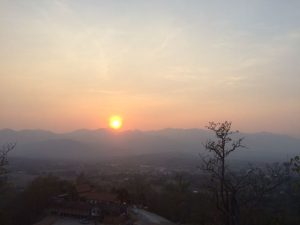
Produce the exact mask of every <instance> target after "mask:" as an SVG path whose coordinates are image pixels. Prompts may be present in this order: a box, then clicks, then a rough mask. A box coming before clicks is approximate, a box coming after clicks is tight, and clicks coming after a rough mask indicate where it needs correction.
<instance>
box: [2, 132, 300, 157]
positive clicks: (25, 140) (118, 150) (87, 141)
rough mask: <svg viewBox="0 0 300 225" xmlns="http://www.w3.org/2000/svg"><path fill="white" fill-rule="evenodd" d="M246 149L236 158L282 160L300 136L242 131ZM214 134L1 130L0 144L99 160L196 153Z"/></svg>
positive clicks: (19, 151) (27, 153)
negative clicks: (13, 143)
mask: <svg viewBox="0 0 300 225" xmlns="http://www.w3.org/2000/svg"><path fill="white" fill-rule="evenodd" d="M236 137H245V139H244V144H245V145H246V146H247V148H246V149H242V150H240V151H237V152H235V153H234V155H233V158H234V159H242V160H249V161H253V160H263V161H279V160H280V161H281V160H287V159H289V158H290V157H293V156H294V155H296V154H299V153H300V139H297V138H293V137H289V136H286V135H278V134H272V133H266V132H262V133H252V134H247V133H240V134H237V135H236ZM209 138H213V134H212V133H211V132H209V131H208V130H202V129H171V128H168V129H163V130H156V131H139V130H131V131H130V130H129V131H122V132H113V131H111V130H108V129H98V130H84V129H82V130H76V131H73V132H68V133H54V132H51V131H44V130H21V131H15V130H11V129H3V130H0V145H2V144H5V143H7V142H17V148H16V149H15V150H14V151H12V152H11V156H18V157H27V158H46V159H47V158H49V159H55V158H57V159H71V160H72V159H76V160H78V159H85V160H98V159H99V160H100V159H105V158H110V157H114V156H138V155H149V154H157V156H159V154H164V153H168V154H170V153H172V152H173V153H174V154H175V153H180V154H186V155H190V156H197V155H198V154H199V153H203V152H204V147H203V143H205V141H206V140H207V139H209Z"/></svg>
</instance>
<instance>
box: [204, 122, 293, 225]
mask: <svg viewBox="0 0 300 225" xmlns="http://www.w3.org/2000/svg"><path fill="white" fill-rule="evenodd" d="M207 128H208V129H209V130H211V131H213V132H214V134H215V136H216V139H215V140H208V141H207V142H206V143H205V144H204V147H205V149H206V150H207V151H208V152H209V154H208V155H206V156H202V157H201V159H202V165H201V169H202V170H203V171H205V172H206V173H207V174H208V175H209V179H210V180H209V182H207V183H206V185H207V187H208V190H209V191H210V192H211V193H212V194H213V199H214V200H215V203H216V207H217V209H218V211H219V212H220V215H221V220H222V223H223V224H225V225H239V224H240V214H241V213H240V208H241V207H248V208H249V209H250V208H251V207H254V206H255V205H256V204H257V203H258V202H260V201H261V200H262V199H263V197H264V196H266V194H268V193H270V192H271V191H273V190H275V189H276V188H277V187H278V186H280V185H281V184H283V183H284V182H285V181H286V178H287V177H288V174H289V164H285V165H281V164H273V165H267V166H265V167H264V168H255V167H250V168H249V169H248V170H246V171H239V172H237V171H233V170H231V168H230V167H229V163H228V157H229V155H230V154H231V153H233V152H234V151H236V150H238V149H240V148H245V146H244V145H243V144H242V142H243V139H244V138H236V139H233V135H234V134H236V133H238V131H232V130H231V122H228V121H225V122H223V123H215V122H210V123H209V125H208V126H207Z"/></svg>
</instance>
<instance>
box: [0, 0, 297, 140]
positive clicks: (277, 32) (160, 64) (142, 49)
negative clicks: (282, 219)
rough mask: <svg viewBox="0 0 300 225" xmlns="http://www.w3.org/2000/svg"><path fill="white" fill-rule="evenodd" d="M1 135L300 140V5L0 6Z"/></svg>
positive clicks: (94, 1)
mask: <svg viewBox="0 0 300 225" xmlns="http://www.w3.org/2000/svg"><path fill="white" fill-rule="evenodd" d="M0 49H1V51H0V105H1V109H0V128H12V129H37V128H38V129H47V130H53V131H58V132H64V131H70V130H74V129H79V128H88V129H97V128H101V127H107V126H108V120H109V117H110V115H120V116H122V117H123V121H124V128H123V129H141V130H152V129H162V128H167V127H173V128H204V126H205V125H207V123H208V122H209V121H224V120H229V121H232V122H233V126H234V128H236V129H239V130H241V131H244V132H260V131H268V132H274V133H282V134H288V135H293V136H296V137H300V1H299V0H287V1H282V0H251V1H248V0H247V1H246V0H245V1H244V0H236V1H231V0H227V1H223V0H220V1H217V0H212V1H201V0H181V1H179V0H159V1H158V0H126V1H125V0H111V1H108V0H107V1H104V0H47V1H46V0H26V1H25V0H0Z"/></svg>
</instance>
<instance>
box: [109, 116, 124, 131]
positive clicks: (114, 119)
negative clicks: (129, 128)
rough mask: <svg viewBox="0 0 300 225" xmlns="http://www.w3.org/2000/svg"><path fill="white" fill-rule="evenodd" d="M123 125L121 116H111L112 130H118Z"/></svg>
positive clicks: (110, 124)
mask: <svg viewBox="0 0 300 225" xmlns="http://www.w3.org/2000/svg"><path fill="white" fill-rule="evenodd" d="M122 125H123V119H122V118H121V117H120V116H111V117H110V118H109V126H110V127H111V128H112V129H115V130H118V129H120V128H121V127H122Z"/></svg>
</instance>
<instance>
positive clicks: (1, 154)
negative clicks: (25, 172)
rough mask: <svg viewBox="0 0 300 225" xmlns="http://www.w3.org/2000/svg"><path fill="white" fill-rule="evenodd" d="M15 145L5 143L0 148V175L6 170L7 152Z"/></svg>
mask: <svg viewBox="0 0 300 225" xmlns="http://www.w3.org/2000/svg"><path fill="white" fill-rule="evenodd" d="M15 147H16V144H12V143H10V144H6V145H3V146H2V147H1V148H0V176H1V175H3V174H5V173H6V172H7V170H6V168H5V166H6V165H7V164H8V160H7V154H8V153H9V152H10V151H11V150H13V149H14V148H15Z"/></svg>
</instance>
